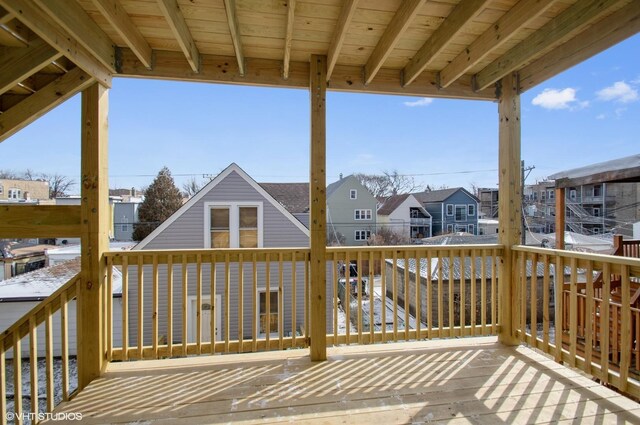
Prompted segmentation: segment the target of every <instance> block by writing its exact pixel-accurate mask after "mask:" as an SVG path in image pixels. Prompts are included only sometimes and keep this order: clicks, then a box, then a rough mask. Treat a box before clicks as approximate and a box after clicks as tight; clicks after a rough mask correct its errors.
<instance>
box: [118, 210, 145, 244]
mask: <svg viewBox="0 0 640 425" xmlns="http://www.w3.org/2000/svg"><path fill="white" fill-rule="evenodd" d="M139 206H140V203H139V202H116V203H114V204H113V239H114V240H116V241H122V242H126V241H132V240H133V225H134V224H135V223H137V222H138V207H139Z"/></svg>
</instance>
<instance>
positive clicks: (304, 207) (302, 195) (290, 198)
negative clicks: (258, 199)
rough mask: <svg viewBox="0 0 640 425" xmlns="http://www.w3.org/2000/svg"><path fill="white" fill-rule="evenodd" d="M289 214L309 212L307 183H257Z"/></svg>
mask: <svg viewBox="0 0 640 425" xmlns="http://www.w3.org/2000/svg"><path fill="white" fill-rule="evenodd" d="M258 184H259V185H260V186H262V188H263V189H264V190H266V191H267V192H268V193H269V195H271V196H273V198H274V199H275V200H276V201H278V202H279V203H280V205H282V206H283V207H285V208H286V209H287V211H289V212H290V213H291V214H300V213H308V212H309V183H258Z"/></svg>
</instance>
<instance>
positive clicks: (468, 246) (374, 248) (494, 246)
mask: <svg viewBox="0 0 640 425" xmlns="http://www.w3.org/2000/svg"><path fill="white" fill-rule="evenodd" d="M474 249H475V250H482V249H498V250H500V249H504V245H502V244H462V245H388V246H328V247H327V252H328V253H329V252H354V253H357V252H362V251H366V252H390V251H398V252H404V251H412V252H413V251H417V252H428V251H431V252H433V251H460V250H463V251H471V250H474Z"/></svg>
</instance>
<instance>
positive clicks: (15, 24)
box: [0, 9, 30, 47]
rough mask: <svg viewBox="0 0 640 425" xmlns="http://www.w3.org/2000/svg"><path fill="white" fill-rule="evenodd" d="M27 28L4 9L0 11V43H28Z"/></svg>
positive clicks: (11, 45) (16, 44)
mask: <svg viewBox="0 0 640 425" xmlns="http://www.w3.org/2000/svg"><path fill="white" fill-rule="evenodd" d="M29 36H30V31H29V29H28V28H27V27H26V26H25V25H23V24H22V23H21V22H19V21H18V20H16V19H15V17H14V16H13V15H12V14H11V13H9V12H7V11H6V10H4V9H3V10H2V11H0V44H1V45H4V46H9V47H25V46H28V45H29Z"/></svg>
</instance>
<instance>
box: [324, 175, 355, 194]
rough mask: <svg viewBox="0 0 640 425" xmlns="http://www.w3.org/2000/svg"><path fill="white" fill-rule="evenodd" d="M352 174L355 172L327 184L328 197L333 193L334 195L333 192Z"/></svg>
mask: <svg viewBox="0 0 640 425" xmlns="http://www.w3.org/2000/svg"><path fill="white" fill-rule="evenodd" d="M352 175H353V174H350V175H348V176H347V177H343V178H341V179H340V180H338V181H336V182H333V183H331V184H330V185H329V186H327V198H329V197H330V196H331V195H333V192H335V191H336V190H338V188H339V187H340V186H342V185H343V184H344V183H345V182H346V181H347V180H348V179H349V177H351V176H352Z"/></svg>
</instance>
